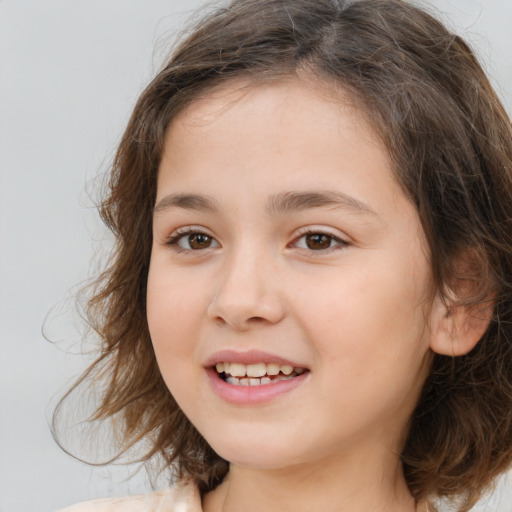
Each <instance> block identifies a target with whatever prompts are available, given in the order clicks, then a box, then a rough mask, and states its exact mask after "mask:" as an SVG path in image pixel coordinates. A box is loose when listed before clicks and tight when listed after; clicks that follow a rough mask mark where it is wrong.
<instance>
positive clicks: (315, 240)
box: [306, 233, 331, 249]
mask: <svg viewBox="0 0 512 512" xmlns="http://www.w3.org/2000/svg"><path fill="white" fill-rule="evenodd" d="M306 245H307V246H308V248H309V249H328V248H329V247H330V245H331V237H330V236H328V235H323V234H321V233H316V234H312V235H307V236H306Z"/></svg>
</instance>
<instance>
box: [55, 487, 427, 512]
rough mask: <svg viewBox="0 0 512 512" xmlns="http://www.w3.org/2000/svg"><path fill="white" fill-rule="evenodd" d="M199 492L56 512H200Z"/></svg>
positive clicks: (422, 509) (183, 490)
mask: <svg viewBox="0 0 512 512" xmlns="http://www.w3.org/2000/svg"><path fill="white" fill-rule="evenodd" d="M202 511H203V508H202V506H201V497H200V495H199V490H198V489H197V487H196V486H195V485H194V484H193V483H191V482H187V481H185V482H181V483H179V484H176V485H175V486H173V487H171V488H170V489H165V490H164V491H157V492H153V493H151V494H140V495H138V496H126V497H123V498H105V499H101V500H93V501H87V502H84V503H78V504H77V505H72V506H71V507H67V508H65V509H62V510H60V511H58V512H202ZM417 511H418V512H429V511H430V508H429V506H428V505H427V504H426V503H423V504H422V505H418V508H417Z"/></svg>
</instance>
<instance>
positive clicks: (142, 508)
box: [59, 482, 202, 512]
mask: <svg viewBox="0 0 512 512" xmlns="http://www.w3.org/2000/svg"><path fill="white" fill-rule="evenodd" d="M121 511H122V512H201V511H202V509H201V498H200V496H199V491H198V490H197V488H196V487H195V485H193V484H192V483H189V482H183V483H180V484H177V485H175V486H173V487H171V488H170V489H165V490H163V491H157V492H153V493H150V494H141V495H138V496H125V497H122V498H106V499H100V500H93V501H87V502H84V503H78V504H76V505H72V506H71V507H67V508H65V509H62V510H60V511H59V512H121Z"/></svg>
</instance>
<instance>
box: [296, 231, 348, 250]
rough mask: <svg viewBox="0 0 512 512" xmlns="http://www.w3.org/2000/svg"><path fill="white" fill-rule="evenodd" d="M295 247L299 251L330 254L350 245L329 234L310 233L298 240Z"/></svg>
mask: <svg viewBox="0 0 512 512" xmlns="http://www.w3.org/2000/svg"><path fill="white" fill-rule="evenodd" d="M293 245H294V246H295V247H298V248H299V249H304V250H309V251H314V252H322V251H325V252H326V253H327V252H330V250H335V249H341V248H343V247H347V246H348V245H350V244H349V243H348V242H345V241H344V240H341V239H340V238H338V237H336V236H334V235H330V234H328V233H322V232H321V231H319V232H309V233H305V234H304V235H302V236H301V237H300V238H298V239H297V240H296V241H295V242H294V243H293Z"/></svg>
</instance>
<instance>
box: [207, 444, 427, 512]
mask: <svg viewBox="0 0 512 512" xmlns="http://www.w3.org/2000/svg"><path fill="white" fill-rule="evenodd" d="M375 459H376V458H375V453H368V457H364V458H361V457H358V460H357V461H356V460H351V459H347V458H345V459H342V460H337V461H334V462H333V461H332V460H331V461H330V462H329V463H326V461H320V460H319V461H318V463H316V464H314V465H312V464H308V465H307V466H305V465H296V466H293V467H287V468H283V469H254V468H247V467H241V466H237V465H234V464H232V465H231V467H230V471H229V474H228V476H227V477H226V479H225V480H224V482H223V483H222V484H221V485H220V486H219V487H217V488H216V489H215V490H214V491H212V492H211V493H209V494H207V495H206V496H205V499H204V511H205V512H239V511H240V510H243V511H244V512H260V511H261V510H265V511H266V512H277V511H279V512H310V511H311V510H322V512H345V511H349V512H368V511H372V512H414V511H415V510H419V509H417V508H416V504H415V501H414V499H413V497H412V496H411V494H410V493H409V490H408V488H407V485H406V482H405V479H404V476H403V472H402V466H401V464H400V461H399V459H398V457H397V456H396V455H394V454H391V453H388V454H387V456H386V457H385V460H382V459H381V461H380V463H379V464H375Z"/></svg>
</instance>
